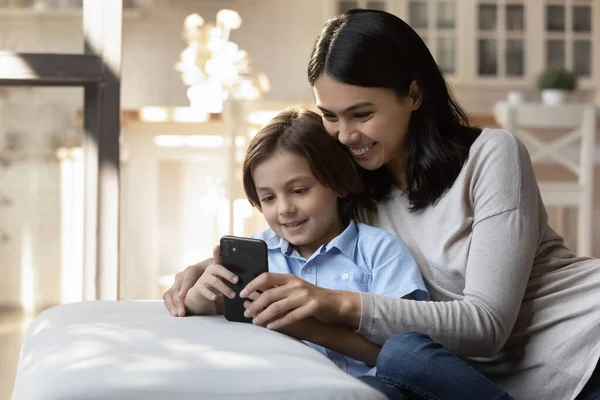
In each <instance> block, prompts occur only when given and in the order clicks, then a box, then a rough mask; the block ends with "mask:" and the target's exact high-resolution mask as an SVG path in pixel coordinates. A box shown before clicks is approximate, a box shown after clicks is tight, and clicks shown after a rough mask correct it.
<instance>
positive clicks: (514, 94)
mask: <svg viewBox="0 0 600 400" xmlns="http://www.w3.org/2000/svg"><path fill="white" fill-rule="evenodd" d="M506 101H507V102H508V104H523V103H525V93H523V92H521V91H519V90H511V91H510V92H508V94H507V95H506Z"/></svg>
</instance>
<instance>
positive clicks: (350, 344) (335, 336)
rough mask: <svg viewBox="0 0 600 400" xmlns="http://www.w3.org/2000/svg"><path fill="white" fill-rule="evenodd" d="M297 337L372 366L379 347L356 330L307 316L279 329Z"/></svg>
mask: <svg viewBox="0 0 600 400" xmlns="http://www.w3.org/2000/svg"><path fill="white" fill-rule="evenodd" d="M281 332H283V333H285V334H287V335H290V336H293V337H295V338H298V339H302V340H307V341H309V342H312V343H314V344H318V345H320V346H323V347H325V348H328V349H330V350H333V351H335V352H337V353H340V354H343V355H345V356H347V357H350V358H353V359H355V360H358V361H362V362H364V363H365V364H367V365H371V366H374V365H375V363H376V361H377V356H378V355H379V351H380V350H381V347H380V346H378V345H376V344H374V343H371V342H369V341H368V340H367V339H365V338H364V337H362V336H360V335H359V334H358V333H356V331H354V330H352V329H350V328H346V327H344V326H341V325H334V324H325V323H323V322H321V321H319V320H318V319H316V318H312V317H311V318H307V319H304V320H302V321H299V322H296V323H294V324H291V325H288V326H286V327H284V328H283V329H281Z"/></svg>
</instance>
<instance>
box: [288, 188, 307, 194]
mask: <svg viewBox="0 0 600 400" xmlns="http://www.w3.org/2000/svg"><path fill="white" fill-rule="evenodd" d="M307 191H308V188H298V189H294V190H292V193H293V194H304V193H306V192H307Z"/></svg>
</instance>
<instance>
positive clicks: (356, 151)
mask: <svg viewBox="0 0 600 400" xmlns="http://www.w3.org/2000/svg"><path fill="white" fill-rule="evenodd" d="M373 146H375V143H371V144H370V145H368V146H365V147H359V148H350V151H351V152H352V154H354V155H355V156H362V155H363V154H365V153H366V152H367V151H369V150H371V149H372V148H373Z"/></svg>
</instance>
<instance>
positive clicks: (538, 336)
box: [164, 10, 600, 399]
mask: <svg viewBox="0 0 600 400" xmlns="http://www.w3.org/2000/svg"><path fill="white" fill-rule="evenodd" d="M308 75H309V82H310V84H311V85H312V87H313V89H314V93H315V98H316V102H317V107H318V108H319V109H320V110H321V112H322V114H323V119H324V125H325V128H326V130H327V131H328V133H329V134H330V135H332V136H334V137H335V138H337V139H338V140H339V141H340V142H341V143H342V144H344V145H346V146H347V147H348V148H349V149H350V150H351V151H352V153H353V154H354V156H355V159H356V162H357V163H358V164H359V165H360V166H361V167H362V168H363V169H364V170H365V179H366V182H367V183H368V184H370V185H371V193H372V197H373V199H374V200H376V201H377V203H378V206H377V211H376V212H373V213H369V214H368V215H365V219H366V222H368V223H370V224H372V225H375V226H378V227H380V228H384V229H386V230H389V231H391V232H393V233H395V234H397V235H398V236H399V237H400V238H401V239H402V240H403V241H404V242H405V243H406V244H407V245H408V247H409V248H410V250H411V252H412V253H413V255H414V256H415V258H416V260H417V262H418V264H419V267H420V269H421V272H422V274H423V277H424V280H425V284H426V286H427V288H428V289H429V292H430V294H431V299H432V300H433V301H431V302H417V301H411V300H405V299H391V298H388V297H385V296H381V295H373V294H369V293H361V294H356V293H343V294H340V293H335V295H333V294H331V295H328V294H326V293H324V292H317V293H315V292H311V293H310V294H309V295H306V296H304V297H302V296H299V295H298V293H300V290H302V288H301V286H300V288H299V289H298V288H296V289H295V290H296V292H295V293H291V292H290V293H289V294H288V295H287V297H286V299H292V298H293V299H297V300H295V301H287V302H285V307H282V304H283V300H285V299H280V298H270V299H266V296H263V295H261V296H259V297H258V299H257V301H254V302H253V303H252V304H250V305H249V307H248V314H249V315H252V316H253V317H254V319H255V321H256V322H257V323H264V322H269V326H270V328H272V329H282V328H284V327H285V326H289V324H292V323H295V322H297V321H299V320H302V319H303V318H307V317H316V318H318V319H320V320H321V321H323V322H328V323H334V324H344V325H347V326H350V327H352V328H355V329H357V331H358V333H359V334H361V335H362V336H363V337H365V338H366V339H368V340H370V341H371V342H373V343H376V344H379V345H383V349H382V351H381V353H380V355H379V358H378V360H377V365H378V369H381V368H379V365H380V362H381V363H384V362H389V361H390V360H392V361H393V362H394V363H401V362H402V360H403V359H404V358H403V357H402V355H401V354H402V352H403V351H406V349H407V347H409V345H406V343H404V342H402V341H398V340H397V339H396V336H394V335H395V334H398V333H405V332H410V331H416V332H421V333H422V334H425V335H428V336H429V337H431V338H432V339H433V341H434V342H436V343H438V344H439V345H441V346H443V348H445V349H446V350H448V351H450V352H452V353H454V354H455V355H457V356H459V357H461V358H463V359H465V360H467V361H468V362H469V364H470V365H472V366H474V367H475V368H476V369H477V370H479V371H480V372H481V373H482V374H484V375H485V376H487V377H488V378H490V379H491V380H492V381H493V382H494V383H495V384H496V385H498V386H499V387H500V388H502V389H504V390H506V391H507V392H508V393H509V394H510V395H512V396H514V397H515V398H517V399H573V398H576V397H577V398H578V399H597V398H600V383H599V382H598V370H597V364H598V358H599V357H600V338H599V337H600V334H599V332H600V294H599V292H598V289H597V288H598V287H600V262H599V261H597V260H594V259H589V258H580V257H576V256H575V255H574V254H573V253H572V252H571V251H570V250H569V249H567V248H566V247H565V246H564V243H563V239H562V238H561V237H560V236H559V235H557V234H556V233H555V232H554V231H553V230H552V229H551V228H550V227H549V226H548V221H547V214H546V210H545V208H544V205H543V203H542V200H541V197H540V195H539V190H538V187H537V183H536V180H535V175H534V172H533V168H532V165H531V161H530V159H529V156H528V154H527V151H526V150H525V148H524V147H523V145H522V144H521V143H520V142H519V141H518V140H517V139H515V138H514V137H513V136H512V135H510V134H509V133H507V132H504V131H501V130H491V129H484V130H479V129H474V128H471V127H469V126H468V121H467V118H466V115H465V113H464V112H463V111H462V109H461V108H460V106H459V105H458V104H457V103H456V101H455V100H454V99H453V97H452V95H451V94H450V93H449V91H448V89H447V86H446V82H445V80H444V78H443V76H442V74H441V73H440V71H439V69H438V67H437V65H436V63H435V61H434V59H433V57H432V56H431V54H430V52H429V51H428V49H427V47H426V46H425V44H424V43H423V41H422V40H421V39H420V38H419V36H418V35H417V34H416V33H415V32H414V31H413V30H412V29H411V28H410V27H409V26H408V25H407V24H406V23H404V22H403V21H402V20H400V19H399V18H397V17H395V16H392V15H390V14H387V13H385V12H378V11H366V10H353V11H350V12H348V13H345V14H343V15H341V16H338V17H336V18H333V19H332V20H330V21H329V22H327V24H326V25H325V27H324V28H323V30H322V31H321V34H320V35H319V37H318V38H317V41H316V43H315V46H314V49H313V53H312V57H311V60H310V63H309V68H308ZM204 265H205V264H199V265H197V266H194V267H188V269H186V271H185V272H184V273H182V274H180V275H179V276H178V277H177V278H176V282H175V284H174V286H173V288H171V289H170V290H169V291H168V292H167V293H165V296H164V300H165V304H166V305H167V307H168V308H169V309H173V308H181V304H182V303H181V297H180V292H181V293H183V294H185V293H186V292H187V289H189V288H190V287H191V286H193V284H194V283H195V282H196V280H197V279H198V277H199V275H200V274H201V272H202V269H203V267H204ZM272 286H273V282H269V280H268V279H262V280H260V279H259V280H256V281H254V282H251V283H250V284H249V285H248V286H247V291H248V293H253V292H255V291H268V290H269V288H271V287H272ZM303 293H304V292H303ZM261 297H262V298H264V300H260V299H261ZM258 300H260V301H258ZM267 300H268V301H267ZM309 300H310V302H311V304H313V307H302V312H294V311H296V310H297V309H298V308H300V306H299V304H300V303H301V301H302V302H304V303H303V304H305V303H306V302H307V301H309ZM180 311H181V312H180V313H179V315H183V314H184V310H180ZM419 349H420V348H419ZM430 350H431V349H430V346H429V347H424V348H423V349H420V350H419V351H415V352H414V355H413V357H411V358H410V363H408V361H407V362H406V365H404V366H402V368H400V369H398V371H399V372H398V373H397V374H395V375H394V376H391V377H390V382H389V383H390V384H391V385H396V386H398V385H404V384H406V383H405V382H403V381H400V383H398V381H399V380H401V379H405V380H406V381H407V382H408V383H409V384H415V383H418V385H416V386H417V389H418V390H419V391H421V392H420V394H421V395H422V396H424V397H427V396H431V397H433V398H441V395H440V394H439V393H435V392H433V393H432V392H431V391H430V390H434V389H435V388H436V385H435V379H436V378H438V377H439V375H440V374H439V373H437V372H434V373H430V371H427V368H426V366H427V357H431V356H437V355H440V354H442V353H435V351H433V350H431V351H430ZM438 350H439V349H438ZM443 357H451V356H450V355H449V353H447V352H446V353H443ZM594 370H596V372H594ZM465 385H467V386H468V384H465ZM465 389H469V388H465ZM472 389H473V391H471V392H470V393H476V391H475V389H476V388H475V387H473V388H472ZM472 398H474V397H472Z"/></svg>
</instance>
